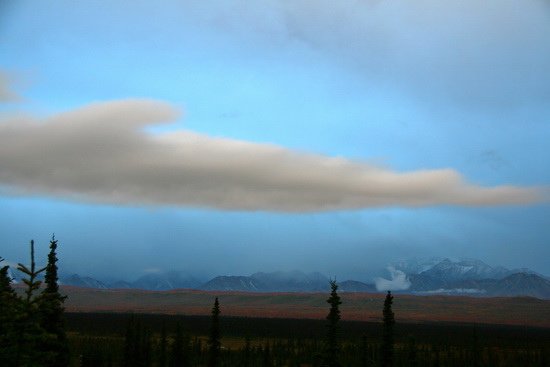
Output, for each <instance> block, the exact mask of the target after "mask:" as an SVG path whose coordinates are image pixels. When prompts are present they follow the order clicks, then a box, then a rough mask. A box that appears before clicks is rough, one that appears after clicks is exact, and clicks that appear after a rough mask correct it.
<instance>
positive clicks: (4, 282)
mask: <svg viewBox="0 0 550 367" xmlns="http://www.w3.org/2000/svg"><path fill="white" fill-rule="evenodd" d="M3 261H4V259H3V258H2V257H0V263H1V262H3ZM11 281H12V280H11V277H10V275H9V266H8V265H5V266H3V267H1V268H0V366H9V365H10V364H11V363H12V361H13V360H15V354H16V342H15V341H16V333H15V331H16V324H15V319H16V316H17V310H18V306H19V304H18V298H17V296H16V294H15V291H14V290H13V288H12V286H11Z"/></svg>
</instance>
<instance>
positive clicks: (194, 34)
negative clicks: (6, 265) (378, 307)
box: [0, 0, 550, 279]
mask: <svg viewBox="0 0 550 367" xmlns="http://www.w3.org/2000/svg"><path fill="white" fill-rule="evenodd" d="M549 36H550V6H549V5H548V3H547V2H544V1H531V2H529V3H526V2H522V1H512V0H506V1H497V0H491V1H486V2H483V4H479V2H477V1H473V0H468V1H460V2H459V1H449V2H444V3H442V2H439V1H435V0H425V1H419V2H409V1H404V0H395V1H342V2H338V3H336V2H333V1H319V2H311V1H275V0H273V1H266V2H262V3H261V4H259V3H257V2H246V1H213V2H204V1H186V2H175V1H174V2H170V1H166V2H162V4H161V5H159V4H153V3H151V2H142V1H132V2H127V1H113V2H109V3H105V2H99V1H90V2H74V1H54V2H51V3H48V4H46V3H42V2H32V1H20V2H3V3H2V5H0V45H2V46H1V47H0V103H1V107H0V113H1V114H0V119H1V122H0V142H1V143H2V144H1V147H0V189H1V191H0V193H1V194H2V196H0V216H1V217H2V218H4V219H3V220H2V221H0V232H1V233H2V234H3V241H2V242H3V245H2V246H1V253H0V255H2V256H3V257H6V258H7V259H9V260H10V261H13V262H16V261H24V260H25V258H26V251H27V248H26V244H27V243H28V240H30V239H31V238H34V239H35V240H37V242H38V244H39V245H40V246H42V250H41V251H42V252H45V251H46V244H47V240H48V238H49V237H50V235H51V233H52V232H55V233H56V236H57V237H58V238H59V240H60V246H61V249H60V257H61V264H62V267H63V268H64V269H65V270H66V271H67V272H79V273H83V274H89V275H95V276H99V275H103V274H105V272H113V270H112V269H113V268H116V269H117V270H116V273H117V274H118V273H120V277H127V278H132V277H135V276H138V275H140V274H142V273H144V272H146V271H152V270H154V269H161V270H170V269H175V270H184V271H187V272H189V273H193V274H197V275H200V276H210V275H217V274H222V273H224V274H249V273H251V272H254V271H260V270H262V271H271V270H285V269H286V270H289V269H302V270H305V271H321V272H323V273H325V274H327V275H336V276H338V278H345V277H355V278H358V279H368V278H369V277H370V276H372V275H373V274H374V273H376V272H377V271H378V270H379V269H381V268H383V267H384V266H385V265H386V264H387V263H388V262H390V261H393V260H397V259H400V258H407V257H412V256H432V255H435V256H451V257H475V258H481V259H482V260H485V261H486V262H488V263H489V264H493V265H497V264H501V265H505V266H508V267H524V266H526V267H530V268H532V269H534V270H536V271H539V272H542V273H545V274H549V273H550V268H549V265H550V264H549V262H548V260H547V259H548V258H550V246H549V239H550V215H549V214H550V207H549V206H548V186H549V183H550V169H549V168H550V163H549V161H548V157H549V156H550V148H549V147H548V143H547V142H548V141H549V138H550V124H549V123H548V121H550V107H549V106H550V49H549V48H548V47H547V45H546V44H547V40H548V38H549ZM113 276H114V277H116V276H117V275H113Z"/></svg>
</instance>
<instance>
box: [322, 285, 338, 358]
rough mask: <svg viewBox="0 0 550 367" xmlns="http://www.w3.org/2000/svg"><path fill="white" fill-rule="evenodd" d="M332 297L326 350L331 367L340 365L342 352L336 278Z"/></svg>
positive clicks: (332, 288)
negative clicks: (339, 358)
mask: <svg viewBox="0 0 550 367" xmlns="http://www.w3.org/2000/svg"><path fill="white" fill-rule="evenodd" d="M330 289H331V292H330V297H329V298H328V299H327V303H328V304H330V310H329V313H328V315H327V321H328V324H327V339H326V346H325V348H326V350H325V365H326V366H329V367H338V366H340V363H339V362H338V356H339V354H340V343H339V340H338V321H340V308H339V307H340V305H341V304H342V301H340V296H339V295H338V292H337V291H338V284H336V280H331V281H330Z"/></svg>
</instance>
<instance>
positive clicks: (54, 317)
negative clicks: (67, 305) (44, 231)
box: [39, 235, 69, 367]
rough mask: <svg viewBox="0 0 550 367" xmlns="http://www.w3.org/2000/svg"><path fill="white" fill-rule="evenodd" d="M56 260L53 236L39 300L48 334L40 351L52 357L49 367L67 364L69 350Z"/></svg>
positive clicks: (55, 243)
mask: <svg viewBox="0 0 550 367" xmlns="http://www.w3.org/2000/svg"><path fill="white" fill-rule="evenodd" d="M57 260H58V259H57V240H56V239H55V235H54V236H52V239H51V240H50V252H49V254H48V264H47V266H46V274H45V277H44V283H45V284H46V287H45V288H44V290H43V291H42V294H41V295H40V298H39V309H40V316H41V326H42V328H43V329H44V330H45V331H46V333H48V334H50V338H49V339H48V342H47V343H46V344H45V345H43V348H42V350H43V351H44V352H46V353H50V354H52V355H53V357H52V359H51V360H49V361H48V363H47V365H48V366H51V367H63V366H67V365H68V364H69V348H68V342H67V336H66V334H65V328H64V319H63V311H64V308H63V302H64V301H65V298H66V297H65V296H62V295H61V294H60V293H59V285H58V275H57Z"/></svg>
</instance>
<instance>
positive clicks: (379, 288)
mask: <svg viewBox="0 0 550 367" xmlns="http://www.w3.org/2000/svg"><path fill="white" fill-rule="evenodd" d="M388 269H389V270H390V275H391V277H390V279H385V278H376V279H375V280H374V283H372V282H361V281H357V280H345V281H341V282H338V284H339V290H340V291H342V292H370V293H373V292H385V291H386V290H392V291H394V292H399V293H408V294H420V295H433V294H447V295H449V294H450V295H472V296H506V297H509V296H530V297H536V298H541V299H550V280H549V279H548V278H547V277H545V276H543V275H541V274H537V273H535V272H533V271H531V270H529V269H513V270H510V269H506V268H504V267H501V266H497V267H492V266H490V265H488V264H486V263H484V262H482V261H480V260H475V259H463V260H451V259H447V258H430V259H420V260H419V259H413V260H406V261H399V262H395V263H393V264H391V265H390V266H389V267H388ZM60 283H61V284H62V285H71V286H77V287H86V288H97V289H109V288H110V289H145V290H154V291H163V290H173V289H198V290H209V291H242V292H327V291H328V290H329V278H328V277H326V276H325V275H323V274H321V273H318V272H315V273H304V272H302V271H287V272H283V271H278V272H271V273H264V272H258V273H254V274H252V275H249V276H245V275H221V276H217V277H214V278H212V279H210V280H208V281H206V282H201V281H200V280H198V279H197V278H195V277H193V276H191V275H189V274H186V273H184V272H176V271H170V272H165V273H163V272H158V273H149V274H145V275H143V276H142V277H140V278H138V279H137V280H135V281H133V282H127V281H123V280H114V281H110V282H107V281H100V280H97V279H94V278H91V277H87V276H80V275H78V274H72V275H70V276H64V277H61V280H60Z"/></svg>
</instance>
